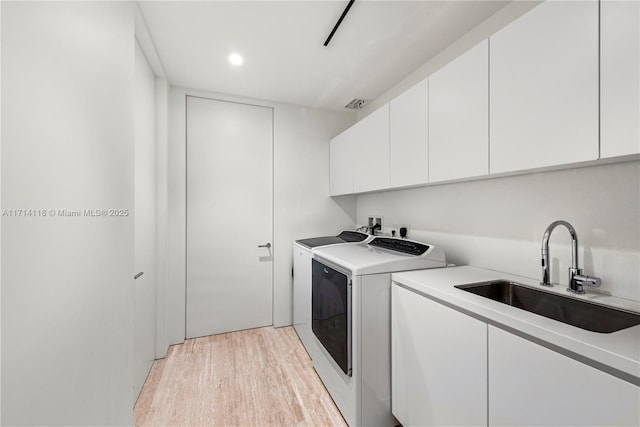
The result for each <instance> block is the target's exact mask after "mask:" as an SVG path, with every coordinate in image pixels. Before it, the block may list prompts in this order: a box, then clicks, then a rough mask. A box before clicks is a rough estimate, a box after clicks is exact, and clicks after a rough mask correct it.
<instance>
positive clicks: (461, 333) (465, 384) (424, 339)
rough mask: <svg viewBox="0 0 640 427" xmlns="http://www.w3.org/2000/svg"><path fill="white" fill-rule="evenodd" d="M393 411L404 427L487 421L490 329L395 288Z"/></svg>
mask: <svg viewBox="0 0 640 427" xmlns="http://www.w3.org/2000/svg"><path fill="white" fill-rule="evenodd" d="M391 300H392V310H391V319H392V320H391V337H392V343H391V361H392V362H391V383H392V384H391V408H392V412H393V415H395V417H396V418H397V419H398V421H400V422H401V423H402V425H403V426H405V427H407V426H418V425H419V426H445V425H456V426H480V425H486V422H487V324H486V323H484V322H481V321H479V320H477V319H474V318H472V317H470V316H467V315H465V314H462V313H460V312H458V311H456V310H453V309H451V308H448V307H445V306H444V305H441V304H439V303H437V302H434V301H432V300H430V299H429V298H425V297H423V296H421V295H418V294H416V293H414V292H412V291H410V290H407V289H405V288H403V287H400V286H397V285H394V286H393V288H392V298H391Z"/></svg>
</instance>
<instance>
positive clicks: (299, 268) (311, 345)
mask: <svg viewBox="0 0 640 427" xmlns="http://www.w3.org/2000/svg"><path fill="white" fill-rule="evenodd" d="M371 239H373V236H371V235H369V234H366V233H360V232H359V231H349V230H345V231H342V232H341V233H340V234H338V235H337V236H323V237H311V238H308V239H301V240H296V241H295V242H293V326H294V328H295V330H296V332H297V333H298V337H300V341H302V345H303V346H304V348H305V349H306V350H307V353H309V357H311V359H313V358H314V357H315V353H316V350H315V342H314V340H313V333H312V332H311V258H312V256H313V251H314V250H316V249H318V248H321V247H326V246H330V245H339V244H346V243H359V242H368V241H370V240H371Z"/></svg>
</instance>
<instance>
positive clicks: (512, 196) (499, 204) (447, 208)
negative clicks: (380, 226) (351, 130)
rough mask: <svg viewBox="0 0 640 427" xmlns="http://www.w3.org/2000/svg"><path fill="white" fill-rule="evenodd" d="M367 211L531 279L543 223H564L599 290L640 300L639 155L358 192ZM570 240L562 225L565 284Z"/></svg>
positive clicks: (555, 240)
mask: <svg viewBox="0 0 640 427" xmlns="http://www.w3.org/2000/svg"><path fill="white" fill-rule="evenodd" d="M367 214H380V215H383V216H384V222H385V226H391V225H392V224H404V225H408V226H409V236H410V237H411V238H415V239H417V240H421V241H425V242H429V243H432V244H434V245H437V246H440V247H442V248H444V249H445V251H446V253H447V259H448V261H449V262H453V263H455V264H458V265H462V264H470V265H475V266H478V267H485V268H489V269H493V270H498V271H504V272H508V273H513V274H516V275H520V276H525V277H529V278H533V279H540V278H541V271H540V249H541V242H542V235H543V233H544V231H545V229H546V227H547V226H548V225H549V224H550V223H551V222H553V221H555V220H558V219H564V220H567V221H569V222H570V223H571V224H572V225H573V226H574V227H575V229H576V231H577V233H578V242H579V247H580V251H579V263H580V267H583V268H584V270H585V271H584V272H585V274H589V275H595V276H598V277H601V278H602V279H603V285H602V288H601V290H602V291H605V292H610V293H611V294H613V295H615V296H618V297H621V298H627V299H633V300H640V221H639V218H640V162H638V161H633V162H627V163H617V164H609V165H599V166H590V167H584V168H577V169H569V170H559V171H554V172H540V173H533V174H528V175H520V176H511V177H504V178H493V179H486V180H481V181H472V182H460V183H453V184H444V185H437V186H430V187H423V188H415V189H409V190H398V191H388V192H384V193H377V194H367V195H360V196H358V198H357V215H358V223H360V224H364V223H365V222H366V216H367ZM569 241H570V239H569V234H568V232H567V231H566V230H565V229H563V228H561V227H558V228H557V229H556V230H555V231H554V232H553V234H552V236H551V258H552V261H551V262H552V276H551V278H552V280H553V281H554V282H560V283H563V284H566V283H567V281H568V280H567V275H568V273H567V269H568V267H569V265H570V263H571V249H570V246H569Z"/></svg>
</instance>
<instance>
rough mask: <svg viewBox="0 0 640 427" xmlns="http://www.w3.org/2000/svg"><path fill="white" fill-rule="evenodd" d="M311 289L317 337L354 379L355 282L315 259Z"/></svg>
mask: <svg viewBox="0 0 640 427" xmlns="http://www.w3.org/2000/svg"><path fill="white" fill-rule="evenodd" d="M311 287H312V292H311V329H312V330H313V334H314V335H315V336H316V337H317V338H318V340H319V341H320V343H321V344H322V346H323V347H324V348H325V349H326V350H327V351H328V352H329V354H330V355H331V357H333V360H335V361H336V363H337V364H338V366H339V367H340V369H342V371H343V372H344V373H345V374H347V375H349V376H351V279H350V278H349V276H347V275H346V274H344V273H341V272H339V271H337V270H334V269H333V268H331V267H328V266H326V265H324V264H322V263H321V262H319V261H317V260H315V259H314V260H313V262H312V285H311Z"/></svg>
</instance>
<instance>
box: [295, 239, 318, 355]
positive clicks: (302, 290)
mask: <svg viewBox="0 0 640 427" xmlns="http://www.w3.org/2000/svg"><path fill="white" fill-rule="evenodd" d="M311 258H312V255H311V252H309V251H308V250H306V249H303V248H301V247H300V246H298V245H296V244H295V243H294V244H293V327H294V328H295V330H296V332H297V333H298V337H300V341H302V345H304V348H305V349H306V350H307V353H309V357H311V358H312V359H313V357H314V354H313V347H312V346H313V344H314V341H313V332H312V331H311Z"/></svg>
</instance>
